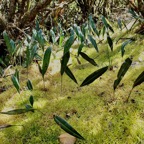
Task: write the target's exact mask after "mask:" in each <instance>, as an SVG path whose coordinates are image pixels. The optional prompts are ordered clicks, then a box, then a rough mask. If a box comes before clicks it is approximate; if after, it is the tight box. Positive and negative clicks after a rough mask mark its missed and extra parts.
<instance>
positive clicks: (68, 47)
mask: <svg viewBox="0 0 144 144" xmlns="http://www.w3.org/2000/svg"><path fill="white" fill-rule="evenodd" d="M74 41H75V38H74V34H73V35H71V36H70V37H69V39H68V40H67V41H66V42H65V45H64V54H66V53H67V52H68V51H69V49H70V48H71V46H72V44H73V43H74Z"/></svg>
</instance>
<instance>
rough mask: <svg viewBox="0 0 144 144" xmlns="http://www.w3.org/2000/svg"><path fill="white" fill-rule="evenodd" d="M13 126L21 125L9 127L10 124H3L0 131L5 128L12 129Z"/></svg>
mask: <svg viewBox="0 0 144 144" xmlns="http://www.w3.org/2000/svg"><path fill="white" fill-rule="evenodd" d="M13 126H22V125H10V124H4V125H0V129H5V128H9V127H13Z"/></svg>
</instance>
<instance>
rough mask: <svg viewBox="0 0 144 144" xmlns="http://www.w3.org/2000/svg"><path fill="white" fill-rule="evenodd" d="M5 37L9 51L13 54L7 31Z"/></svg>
mask: <svg viewBox="0 0 144 144" xmlns="http://www.w3.org/2000/svg"><path fill="white" fill-rule="evenodd" d="M3 37H4V40H5V43H6V46H7V49H8V51H9V52H10V54H12V53H13V50H12V48H11V44H10V38H9V36H8V34H7V33H6V31H4V32H3Z"/></svg>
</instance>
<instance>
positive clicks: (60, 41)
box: [59, 33, 64, 47]
mask: <svg viewBox="0 0 144 144" xmlns="http://www.w3.org/2000/svg"><path fill="white" fill-rule="evenodd" d="M63 40H64V33H62V34H61V35H60V37H59V46H60V47H61V46H62V43H63Z"/></svg>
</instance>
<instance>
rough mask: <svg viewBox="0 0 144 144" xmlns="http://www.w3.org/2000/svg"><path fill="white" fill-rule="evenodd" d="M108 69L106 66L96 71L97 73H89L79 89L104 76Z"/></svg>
mask: <svg viewBox="0 0 144 144" xmlns="http://www.w3.org/2000/svg"><path fill="white" fill-rule="evenodd" d="M107 69H108V66H106V67H103V68H101V69H98V70H97V71H95V72H93V73H91V74H90V75H89V76H88V77H87V78H86V79H85V80H84V81H83V82H82V84H81V85H80V87H82V86H85V85H88V84H90V83H92V82H93V81H95V80H96V79H97V78H99V77H100V76H101V75H102V74H104V73H105V72H106V71H107Z"/></svg>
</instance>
